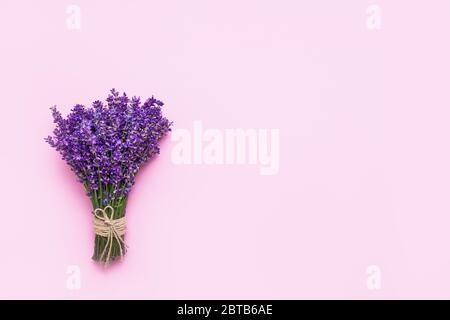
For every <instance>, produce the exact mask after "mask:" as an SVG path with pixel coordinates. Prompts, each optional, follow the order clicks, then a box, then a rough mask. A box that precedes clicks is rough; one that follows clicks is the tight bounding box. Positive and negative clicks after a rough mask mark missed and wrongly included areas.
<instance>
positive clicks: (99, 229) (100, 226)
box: [94, 206, 126, 265]
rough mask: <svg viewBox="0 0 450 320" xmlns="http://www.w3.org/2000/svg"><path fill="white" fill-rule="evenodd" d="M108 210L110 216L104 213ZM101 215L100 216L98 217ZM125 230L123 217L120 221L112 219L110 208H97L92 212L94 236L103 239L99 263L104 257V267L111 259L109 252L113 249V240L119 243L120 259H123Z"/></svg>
mask: <svg viewBox="0 0 450 320" xmlns="http://www.w3.org/2000/svg"><path fill="white" fill-rule="evenodd" d="M108 210H110V211H111V214H110V216H109V217H108V214H107V213H106V212H107V211H108ZM100 214H101V215H100ZM125 230H126V222H125V217H122V218H120V219H114V208H113V207H111V206H106V207H105V208H104V209H101V208H97V209H95V210H94V231H95V234H96V235H98V236H100V237H105V238H106V239H107V240H106V245H105V247H104V248H103V251H102V253H101V255H100V261H103V257H104V256H105V254H106V253H107V255H106V259H105V265H108V263H109V261H110V259H111V251H112V247H113V242H114V239H116V240H117V242H118V243H119V250H120V258H123V254H124V252H123V250H122V245H123V247H124V249H125V248H126V244H125V241H124V236H125Z"/></svg>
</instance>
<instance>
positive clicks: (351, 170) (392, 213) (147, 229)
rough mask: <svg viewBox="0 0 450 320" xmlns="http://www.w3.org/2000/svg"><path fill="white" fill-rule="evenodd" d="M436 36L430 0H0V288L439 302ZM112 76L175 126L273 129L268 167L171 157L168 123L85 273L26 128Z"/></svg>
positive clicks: (73, 293) (41, 148)
mask: <svg viewBox="0 0 450 320" xmlns="http://www.w3.org/2000/svg"><path fill="white" fill-rule="evenodd" d="M72 4H73V5H76V6H77V8H79V9H80V10H81V11H80V16H79V17H80V20H79V21H80V25H79V26H80V28H79V29H77V28H75V29H73V30H72V29H70V28H69V25H68V22H67V19H68V18H69V17H70V15H71V14H72V11H70V10H69V13H68V12H67V11H66V10H67V8H68V6H69V5H72ZM371 4H376V5H378V6H379V8H381V16H380V17H381V28H380V29H379V30H373V29H369V28H368V26H367V23H366V22H367V19H368V13H367V11H366V10H367V8H368V7H369V6H370V5H371ZM449 30H450V2H449V1H447V0H441V1H439V0H432V1H424V0H422V1H406V0H395V1H377V2H369V1H361V0H344V1H332V0H327V1H325V0H316V1H312V0H310V1H299V0H292V1H287V0H281V1H274V0H271V1H262V0H246V1H237V0H227V1H206V0H204V1H199V0H193V1H181V0H179V1H173V0H172V1H171V0H169V1H167V0H164V1H163V0H152V1H137V0H130V1H87V0H83V1H82V0H77V1H75V2H73V3H71V2H66V1H49V0H47V1H22V0H14V1H12V0H10V1H8V0H2V1H1V2H0V40H1V41H0V50H1V59H0V88H1V111H2V113H1V126H0V131H1V137H2V140H1V141H2V142H1V144H2V148H1V149H0V168H1V173H2V184H1V187H0V188H1V194H2V195H3V200H2V210H1V211H2V214H1V231H0V241H1V244H2V249H1V252H0V298H56V299H91V298H92V299H93V298H100V299H107V298H125V299H128V298H129V299H132V298H137V299H141V298H146V299H165V298H167V299H172V298H174V299H175V298H176V299H197V298H198V299H218V298H235V299H244V298H245V299H247V298H248V299H259V298H267V299H282V298H287V299H300V298H351V299H354V298H356V299H380V298H447V299H448V298H450V276H449V270H450V232H449V230H450V201H449V195H450V166H449V164H450V148H449V142H450V125H449V122H450V104H449V102H450V90H449V83H450V82H449V80H450V79H449V78H450V42H449V41H448V40H449ZM113 87H114V88H116V89H118V90H119V91H126V92H127V93H128V94H129V95H140V96H142V97H147V96H150V95H152V94H154V95H155V96H156V97H157V98H159V99H161V100H163V101H164V102H165V103H166V105H165V107H164V110H165V114H166V116H167V117H168V118H169V119H171V120H173V121H174V129H186V130H189V131H190V132H192V130H193V125H194V121H196V120H200V121H201V122H202V124H203V127H205V128H213V129H217V130H222V131H223V130H225V129H227V128H244V129H245V128H254V129H256V130H258V129H279V133H280V139H279V144H280V149H279V170H278V171H277V173H276V174H274V175H261V174H260V173H259V167H258V165H252V164H244V165H207V164H198V165H176V164H174V163H173V159H172V156H171V152H172V149H173V147H174V145H175V142H174V141H171V138H170V137H168V138H167V139H165V140H164V141H163V143H162V146H161V155H160V156H159V157H157V158H155V159H154V160H153V161H152V162H151V163H149V164H148V165H147V166H146V167H145V168H144V169H143V170H142V172H140V174H139V177H138V181H137V184H136V185H135V187H134V190H133V191H132V194H131V196H130V199H129V204H128V208H127V217H128V233H127V242H128V245H129V252H128V253H127V255H126V259H125V261H124V262H122V263H121V264H118V265H115V266H112V267H111V268H110V269H108V270H103V269H102V268H100V267H99V266H97V265H96V264H95V263H94V262H93V261H92V260H91V255H92V252H93V230H92V221H91V219H92V217H91V214H90V212H91V206H90V202H89V199H88V198H87V197H86V196H85V195H84V192H83V189H82V185H81V184H79V183H78V182H77V181H76V179H75V177H74V175H73V174H72V172H71V171H70V170H69V168H68V167H67V165H66V164H65V163H63V161H61V160H60V157H59V155H58V154H57V153H56V152H55V151H54V150H52V149H51V148H50V147H49V146H48V145H47V144H46V143H45V142H44V140H43V138H44V137H46V136H47V135H48V134H50V133H51V131H52V129H53V124H52V119H51V113H50V110H49V107H51V106H53V105H57V106H58V107H59V108H60V110H61V111H62V112H63V114H67V112H69V110H70V108H71V107H72V106H73V105H75V104H77V103H82V104H86V105H88V104H90V103H91V102H92V101H94V100H96V99H104V98H105V97H106V95H107V93H108V91H109V90H110V89H111V88H113ZM70 266H75V267H76V268H77V270H78V271H79V284H80V285H79V287H77V288H72V287H70V286H68V285H67V282H68V278H69V277H70V276H71V274H70V270H71V269H70V268H71V267H70ZM371 266H372V267H371ZM373 268H375V270H377V279H378V280H377V281H378V284H379V285H378V286H377V287H376V288H375V289H374V288H372V287H371V286H370V285H369V284H368V281H369V282H370V280H371V277H372V276H373V274H372V271H371V270H373ZM68 272H69V273H68Z"/></svg>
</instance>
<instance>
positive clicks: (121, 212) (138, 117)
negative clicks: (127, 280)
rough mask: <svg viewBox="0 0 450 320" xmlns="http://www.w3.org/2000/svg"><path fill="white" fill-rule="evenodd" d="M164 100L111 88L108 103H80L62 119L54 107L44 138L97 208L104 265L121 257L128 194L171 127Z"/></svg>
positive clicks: (98, 256) (97, 252)
mask: <svg viewBox="0 0 450 320" xmlns="http://www.w3.org/2000/svg"><path fill="white" fill-rule="evenodd" d="M162 106H163V103H162V102H161V101H159V100H156V99H155V98H153V97H151V98H149V99H148V100H147V101H145V102H144V103H141V101H140V98H138V97H133V98H132V99H131V100H130V99H129V98H128V97H127V95H126V94H125V93H123V95H119V93H118V92H117V91H116V90H114V89H112V90H111V94H110V95H108V97H107V99H106V103H103V102H101V101H95V102H94V103H93V105H92V108H86V107H84V106H82V105H79V104H78V105H76V106H75V107H73V109H72V110H71V112H70V114H69V115H68V116H67V117H66V118H63V117H62V116H61V113H60V112H59V111H58V110H57V109H56V107H53V108H51V110H52V113H53V119H54V123H55V124H56V128H55V129H54V131H53V137H51V136H49V137H47V138H46V139H45V140H46V141H47V142H48V143H49V144H50V146H52V147H53V148H55V149H56V150H57V151H58V152H59V153H60V154H61V156H62V159H63V160H65V161H66V162H67V164H68V165H69V166H70V169H71V170H72V171H73V172H75V174H76V176H77V177H78V180H79V181H80V182H81V183H83V185H84V188H85V190H86V193H87V195H88V196H89V197H90V199H91V202H92V206H93V220H94V231H95V249H94V255H93V257H92V258H93V259H94V260H96V261H98V262H100V263H104V264H106V265H107V264H108V263H109V262H111V261H113V260H115V259H116V258H122V257H123V255H124V254H125V252H126V249H127V248H126V245H125V240H124V236H125V230H126V223H125V209H126V205H127V199H128V194H129V193H130V191H131V188H132V186H133V185H134V182H135V178H136V174H137V173H138V171H139V169H140V168H141V167H142V165H143V164H144V163H145V162H146V161H147V160H149V159H150V158H152V157H153V156H154V155H156V154H158V153H159V141H160V139H161V138H162V137H163V136H164V135H165V134H166V133H167V132H168V131H170V126H171V125H172V123H171V122H169V121H168V120H167V119H166V118H164V117H163V116H162V113H161V107H162Z"/></svg>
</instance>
